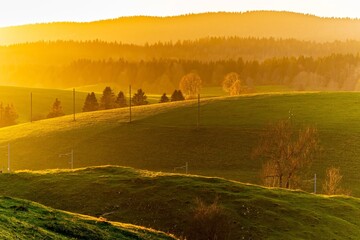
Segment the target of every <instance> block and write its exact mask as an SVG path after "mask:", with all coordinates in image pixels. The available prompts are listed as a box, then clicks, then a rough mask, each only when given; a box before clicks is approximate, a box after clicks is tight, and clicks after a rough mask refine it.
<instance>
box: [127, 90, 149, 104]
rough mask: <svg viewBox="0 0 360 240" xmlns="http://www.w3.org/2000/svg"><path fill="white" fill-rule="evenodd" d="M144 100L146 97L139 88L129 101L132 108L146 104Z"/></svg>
mask: <svg viewBox="0 0 360 240" xmlns="http://www.w3.org/2000/svg"><path fill="white" fill-rule="evenodd" d="M146 99H147V96H146V95H145V92H143V90H142V89H141V88H140V89H138V90H137V93H135V94H134V96H133V97H132V99H131V100H132V103H133V104H134V106H139V105H146V104H148V101H146Z"/></svg>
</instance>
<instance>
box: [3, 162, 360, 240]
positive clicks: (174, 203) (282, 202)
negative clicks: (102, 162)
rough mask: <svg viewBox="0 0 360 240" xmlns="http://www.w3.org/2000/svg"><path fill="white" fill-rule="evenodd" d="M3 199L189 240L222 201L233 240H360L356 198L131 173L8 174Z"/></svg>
mask: <svg viewBox="0 0 360 240" xmlns="http://www.w3.org/2000/svg"><path fill="white" fill-rule="evenodd" d="M75 183H76V184H75ZM0 194H3V195H8V196H15V197H21V198H25V199H29V200H33V201H37V202H39V203H42V204H45V205H48V206H51V207H54V208H58V209H62V210H66V211H72V212H77V213H81V214H87V215H92V216H95V217H100V216H102V217H105V218H106V219H108V220H111V221H121V222H126V223H131V224H136V225H141V226H146V227H151V228H155V229H159V230H162V231H165V232H170V233H173V234H175V235H176V236H187V232H188V231H189V227H190V226H191V219H192V216H193V211H194V209H195V207H196V204H195V202H196V199H202V200H203V201H205V202H206V203H207V204H210V203H212V202H213V201H214V199H216V198H217V199H218V204H219V205H220V207H221V209H222V211H223V212H224V213H225V214H226V215H227V216H228V221H229V226H230V228H229V229H230V230H229V239H357V238H358V236H359V235H360V222H359V221H358V220H359V217H360V200H358V199H355V198H351V197H340V196H331V197H325V196H321V195H313V194H308V193H305V192H301V191H288V190H283V189H267V188H263V187H259V186H255V185H247V184H243V183H239V182H234V181H229V180H225V179H221V178H207V177H200V176H194V175H181V174H167V173H159V172H150V171H141V170H136V169H132V168H128V167H116V166H103V167H91V168H84V169H76V170H73V171H71V170H50V171H38V172H29V171H25V172H17V173H12V174H1V175H0ZM145 239H146V238H145Z"/></svg>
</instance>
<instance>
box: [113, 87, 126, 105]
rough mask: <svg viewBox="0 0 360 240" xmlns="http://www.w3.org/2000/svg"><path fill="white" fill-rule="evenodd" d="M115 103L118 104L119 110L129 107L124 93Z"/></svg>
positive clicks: (119, 95)
mask: <svg viewBox="0 0 360 240" xmlns="http://www.w3.org/2000/svg"><path fill="white" fill-rule="evenodd" d="M115 103H116V106H117V107H119V108H122V107H126V106H127V104H126V99H125V94H124V93H123V92H122V91H120V92H119V94H118V95H117V98H116V101H115Z"/></svg>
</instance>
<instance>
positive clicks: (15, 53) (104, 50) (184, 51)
mask: <svg viewBox="0 0 360 240" xmlns="http://www.w3.org/2000/svg"><path fill="white" fill-rule="evenodd" d="M358 52H360V41H342V42H341V41H336V42H321V43H320V42H311V41H301V40H296V39H274V38H239V37H228V38H225V37H211V38H203V39H199V40H195V41H191V40H185V41H177V42H167V43H161V42H159V43H155V44H146V45H144V46H140V45H134V44H125V43H116V42H112V43H111V42H104V41H99V40H95V41H84V42H77V41H55V42H35V43H24V44H17V45H11V46H0V65H2V63H7V64H10V65H15V64H21V65H29V64H39V65H54V66H56V65H61V64H69V63H70V62H72V61H75V60H78V59H89V60H98V59H108V57H109V56H112V57H113V58H122V59H126V60H129V61H133V62H140V61H142V60H143V61H147V60H151V59H169V58H172V59H182V60H191V61H192V60H196V61H201V62H213V61H223V60H236V59H239V58H242V59H244V60H245V61H252V60H258V61H264V60H265V59H270V58H274V57H277V58H279V57H280V58H281V57H300V56H311V57H314V58H317V57H324V56H329V55H331V54H334V53H335V54H357V53H358ZM64 53H66V54H64ZM194 53H196V54H194Z"/></svg>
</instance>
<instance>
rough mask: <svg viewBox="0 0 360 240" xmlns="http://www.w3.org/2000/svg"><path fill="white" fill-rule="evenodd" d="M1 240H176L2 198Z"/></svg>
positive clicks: (149, 231)
mask: <svg viewBox="0 0 360 240" xmlns="http://www.w3.org/2000/svg"><path fill="white" fill-rule="evenodd" d="M0 215H1V217H0V236H1V239H6V240H10V239H14V240H15V239H109V240H110V239H111V240H112V239H124V240H131V239H134V240H135V239H136V240H139V239H149V240H150V239H153V240H158V239H169V240H170V239H175V238H173V237H171V236H169V235H166V234H164V233H161V232H158V231H154V230H150V229H146V228H143V227H137V226H134V225H130V224H122V223H118V222H113V223H111V222H108V221H104V220H103V219H98V218H94V217H89V216H85V215H79V214H73V213H69V212H63V211H59V210H55V209H52V208H49V207H45V206H43V205H40V204H38V203H33V202H30V201H25V200H20V199H14V198H9V197H0Z"/></svg>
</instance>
